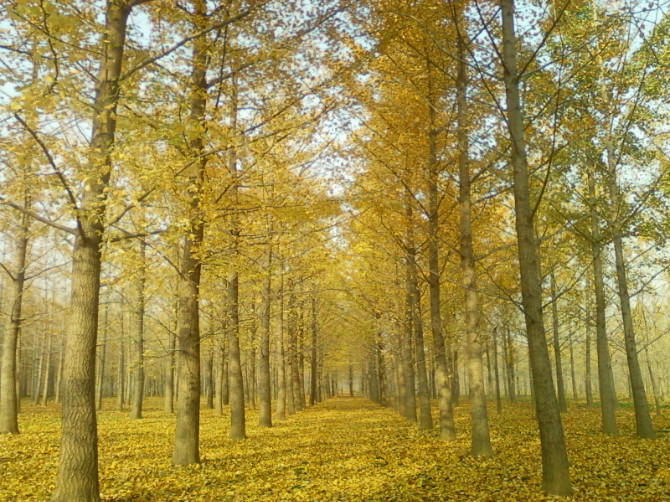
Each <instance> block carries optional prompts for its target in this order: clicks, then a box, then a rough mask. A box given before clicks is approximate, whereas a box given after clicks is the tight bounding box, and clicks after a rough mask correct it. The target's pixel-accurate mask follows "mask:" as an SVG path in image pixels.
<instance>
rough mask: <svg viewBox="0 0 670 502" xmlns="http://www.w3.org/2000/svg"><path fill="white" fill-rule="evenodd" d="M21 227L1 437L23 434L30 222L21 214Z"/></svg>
mask: <svg viewBox="0 0 670 502" xmlns="http://www.w3.org/2000/svg"><path fill="white" fill-rule="evenodd" d="M19 218H20V226H19V229H18V235H17V239H16V249H15V250H14V259H13V263H12V273H13V276H12V277H10V279H11V289H10V291H11V293H10V294H11V296H10V300H9V301H10V303H9V305H10V309H9V322H8V325H7V326H6V327H5V329H4V332H3V337H2V359H0V433H11V434H18V433H19V423H18V412H19V400H18V394H17V392H16V384H17V378H16V374H17V365H16V357H17V346H18V342H19V334H20V332H21V322H22V318H21V315H22V314H21V311H22V306H23V289H24V284H25V277H26V270H25V269H26V255H27V252H28V231H29V228H28V225H29V219H28V216H27V215H25V214H23V213H22V214H21V215H20V216H19Z"/></svg>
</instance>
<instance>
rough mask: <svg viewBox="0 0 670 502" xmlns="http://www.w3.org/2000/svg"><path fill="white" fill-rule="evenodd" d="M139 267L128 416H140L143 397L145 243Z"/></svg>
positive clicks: (135, 297)
mask: <svg viewBox="0 0 670 502" xmlns="http://www.w3.org/2000/svg"><path fill="white" fill-rule="evenodd" d="M139 246H140V250H139V255H138V257H139V260H138V265H139V268H138V270H137V275H136V276H135V277H134V278H133V289H134V294H133V297H134V298H133V300H134V304H133V309H132V316H133V317H132V319H133V327H132V340H133V345H134V347H133V352H134V359H135V360H134V361H133V365H132V370H133V373H134V378H133V400H132V403H131V406H130V418H133V419H138V418H142V401H143V399H144V284H145V282H146V271H145V267H146V243H145V242H144V240H141V241H140V243H139Z"/></svg>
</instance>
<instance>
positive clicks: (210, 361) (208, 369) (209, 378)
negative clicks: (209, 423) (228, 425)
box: [205, 350, 214, 410]
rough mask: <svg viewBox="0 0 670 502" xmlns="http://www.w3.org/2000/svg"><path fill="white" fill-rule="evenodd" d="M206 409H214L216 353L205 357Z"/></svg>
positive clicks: (210, 353)
mask: <svg viewBox="0 0 670 502" xmlns="http://www.w3.org/2000/svg"><path fill="white" fill-rule="evenodd" d="M205 408H207V409H208V410H213V409H214V352H213V351H212V350H210V351H209V354H208V355H207V356H206V357H205Z"/></svg>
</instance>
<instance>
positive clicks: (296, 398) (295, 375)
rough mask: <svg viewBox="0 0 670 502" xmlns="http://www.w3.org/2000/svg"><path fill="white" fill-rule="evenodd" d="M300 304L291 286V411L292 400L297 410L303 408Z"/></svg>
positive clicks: (289, 333)
mask: <svg viewBox="0 0 670 502" xmlns="http://www.w3.org/2000/svg"><path fill="white" fill-rule="evenodd" d="M297 309H298V305H297V304H296V294H295V290H294V287H292V288H291V299H290V301H289V312H288V338H289V361H290V364H289V367H290V368H291V373H290V377H289V379H290V384H291V391H290V394H289V395H292V396H293V399H290V400H289V413H290V409H291V405H290V401H293V408H294V412H295V411H300V410H302V407H301V402H300V373H299V371H300V370H299V368H298V312H297Z"/></svg>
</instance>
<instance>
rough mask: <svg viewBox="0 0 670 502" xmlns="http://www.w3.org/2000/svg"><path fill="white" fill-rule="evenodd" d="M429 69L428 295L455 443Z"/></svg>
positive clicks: (444, 426) (438, 381)
mask: <svg viewBox="0 0 670 502" xmlns="http://www.w3.org/2000/svg"><path fill="white" fill-rule="evenodd" d="M427 64H428V68H429V78H428V84H429V86H430V87H429V104H428V114H429V118H430V130H429V132H428V148H429V151H428V179H429V183H428V228H429V238H428V291H429V293H430V328H431V332H432V335H433V352H434V354H435V356H434V357H435V387H436V389H437V405H438V409H439V426H440V438H441V439H444V440H449V441H450V440H453V439H455V438H456V430H455V428H454V413H453V408H452V403H451V387H450V382H449V370H448V366H447V349H446V344H445V340H444V334H443V331H442V312H441V308H442V306H441V302H440V262H439V250H438V242H439V238H440V237H439V225H440V216H439V215H440V210H439V208H440V203H439V201H440V197H439V193H438V179H439V167H438V161H437V141H436V140H437V135H438V134H439V132H438V126H437V124H436V112H435V107H436V106H437V100H436V98H435V96H434V93H433V92H432V85H431V84H432V78H431V75H430V68H431V66H430V62H428V63H427Z"/></svg>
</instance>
